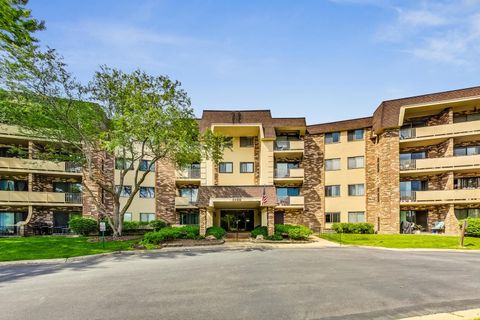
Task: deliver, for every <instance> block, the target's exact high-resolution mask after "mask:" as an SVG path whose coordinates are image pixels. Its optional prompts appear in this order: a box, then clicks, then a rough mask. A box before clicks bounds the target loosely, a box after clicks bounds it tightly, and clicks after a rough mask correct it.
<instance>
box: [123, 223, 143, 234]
mask: <svg viewBox="0 0 480 320" xmlns="http://www.w3.org/2000/svg"><path fill="white" fill-rule="evenodd" d="M139 227H140V222H138V221H123V226H122V230H123V231H126V232H128V231H133V230H137V229H138V228H139Z"/></svg>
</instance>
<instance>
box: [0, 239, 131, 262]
mask: <svg viewBox="0 0 480 320" xmlns="http://www.w3.org/2000/svg"><path fill="white" fill-rule="evenodd" d="M87 239H88V238H86V237H75V238H70V237H69V238H67V237H59V236H57V237H55V236H53V237H52V236H42V237H25V238H23V237H18V238H0V261H14V260H33V259H54V258H70V257H78V256H84V255H91V254H97V253H105V252H112V251H119V250H131V248H132V245H133V244H134V243H137V242H138V240H128V241H106V242H105V248H103V245H102V242H87Z"/></svg>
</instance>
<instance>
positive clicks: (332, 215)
mask: <svg viewBox="0 0 480 320" xmlns="http://www.w3.org/2000/svg"><path fill="white" fill-rule="evenodd" d="M335 222H340V212H325V223H335Z"/></svg>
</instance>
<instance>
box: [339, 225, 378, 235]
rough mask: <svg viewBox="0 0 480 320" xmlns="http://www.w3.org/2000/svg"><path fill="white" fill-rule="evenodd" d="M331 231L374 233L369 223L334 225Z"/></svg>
mask: <svg viewBox="0 0 480 320" xmlns="http://www.w3.org/2000/svg"><path fill="white" fill-rule="evenodd" d="M332 229H333V230H335V232H336V233H355V234H372V233H374V229H373V224H371V223H334V224H333V225H332Z"/></svg>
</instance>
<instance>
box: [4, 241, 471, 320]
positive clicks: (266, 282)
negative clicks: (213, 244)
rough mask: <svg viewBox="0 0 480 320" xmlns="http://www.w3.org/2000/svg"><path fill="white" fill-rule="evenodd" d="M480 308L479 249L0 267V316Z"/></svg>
mask: <svg viewBox="0 0 480 320" xmlns="http://www.w3.org/2000/svg"><path fill="white" fill-rule="evenodd" d="M478 307H480V253H477V252H466V253H465V252H412V251H405V252H404V251H389V250H378V249H366V248H352V247H350V248H348V247H343V248H322V249H318V248H317V249H313V248H310V249H298V248H295V249H288V248H286V249H265V248H263V249H262V248H243V249H239V250H226V251H225V250H222V249H220V248H212V249H206V250H183V251H177V252H161V251H160V252H156V253H148V254H135V255H131V254H130V255H124V254H119V255H112V256H108V257H99V258H93V259H89V260H85V261H77V262H70V263H63V264H31V265H29V264H27V265H6V266H5V265H4V266H0V310H2V311H1V312H0V319H36V320H44V319H49V320H51V319H56V320H57V319H69V320H73V319H277V320H278V319H399V318H402V317H407V316H415V315H421V314H427V313H436V312H446V311H453V310H462V309H469V308H478Z"/></svg>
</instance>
